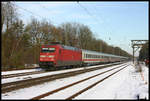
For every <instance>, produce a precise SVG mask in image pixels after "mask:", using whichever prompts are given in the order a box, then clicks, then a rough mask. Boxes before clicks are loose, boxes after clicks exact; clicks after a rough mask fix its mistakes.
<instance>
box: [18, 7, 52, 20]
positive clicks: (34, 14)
mask: <svg viewBox="0 0 150 101" xmlns="http://www.w3.org/2000/svg"><path fill="white" fill-rule="evenodd" d="M16 6H17V7H18V8H20V9H22V10H24V11H26V12H28V13H31V14H32V15H33V16H38V17H40V18H42V19H47V20H50V21H51V19H49V18H45V17H42V16H40V15H39V14H36V13H33V12H31V11H29V10H27V9H25V8H22V7H20V6H18V5H16ZM51 22H52V21H51Z"/></svg>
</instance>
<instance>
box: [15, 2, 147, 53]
mask: <svg viewBox="0 0 150 101" xmlns="http://www.w3.org/2000/svg"><path fill="white" fill-rule="evenodd" d="M14 3H15V4H16V7H17V10H18V13H19V16H20V18H21V19H22V20H23V21H24V23H25V24H27V23H29V22H30V20H31V18H32V17H34V18H37V19H38V20H42V19H46V20H47V21H50V22H51V23H52V24H54V25H55V26H59V25H61V24H62V23H66V22H77V23H80V24H84V25H87V26H88V27H89V28H90V29H91V31H92V32H93V33H94V35H95V37H96V38H97V39H102V40H103V41H105V42H106V43H107V44H108V45H113V46H115V47H117V46H118V47H120V48H121V49H123V50H125V51H127V52H128V53H130V54H132V51H133V49H132V47H131V40H149V39H148V36H149V33H148V32H149V30H148V7H149V6H148V2H146V1H143V2H116V1H113V2H108V1H107V2H92V1H91V2H75V1H74V2H73V1H72V2H66V1H64V2H58V1H57V2H52V1H51V2H14ZM135 56H138V51H137V52H136V53H135Z"/></svg>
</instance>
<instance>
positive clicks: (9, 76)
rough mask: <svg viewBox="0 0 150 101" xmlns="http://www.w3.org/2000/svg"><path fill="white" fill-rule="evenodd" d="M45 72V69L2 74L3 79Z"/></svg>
mask: <svg viewBox="0 0 150 101" xmlns="http://www.w3.org/2000/svg"><path fill="white" fill-rule="evenodd" d="M40 73H45V71H34V72H25V73H16V74H8V75H2V77H1V78H2V79H6V78H12V77H19V76H26V75H33V74H40Z"/></svg>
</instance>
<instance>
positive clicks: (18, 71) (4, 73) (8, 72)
mask: <svg viewBox="0 0 150 101" xmlns="http://www.w3.org/2000/svg"><path fill="white" fill-rule="evenodd" d="M39 70H40V69H37V68H35V69H27V70H13V71H5V72H1V75H8V74H16V73H25V72H34V71H39Z"/></svg>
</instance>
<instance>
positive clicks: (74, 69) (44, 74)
mask: <svg viewBox="0 0 150 101" xmlns="http://www.w3.org/2000/svg"><path fill="white" fill-rule="evenodd" d="M113 64H116V63H113ZM106 65H111V64H104V65H96V66H90V67H83V68H73V69H66V70H59V71H52V72H46V73H41V74H33V75H27V76H19V77H13V78H6V79H2V80H1V83H2V84H4V83H9V82H15V81H21V80H25V79H30V78H38V77H43V76H47V75H54V74H60V73H66V72H71V71H77V70H82V69H85V68H95V67H100V66H106ZM37 70H39V69H33V70H20V71H9V72H7V74H10V73H12V72H13V73H17V72H20V73H21V72H31V71H37Z"/></svg>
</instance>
